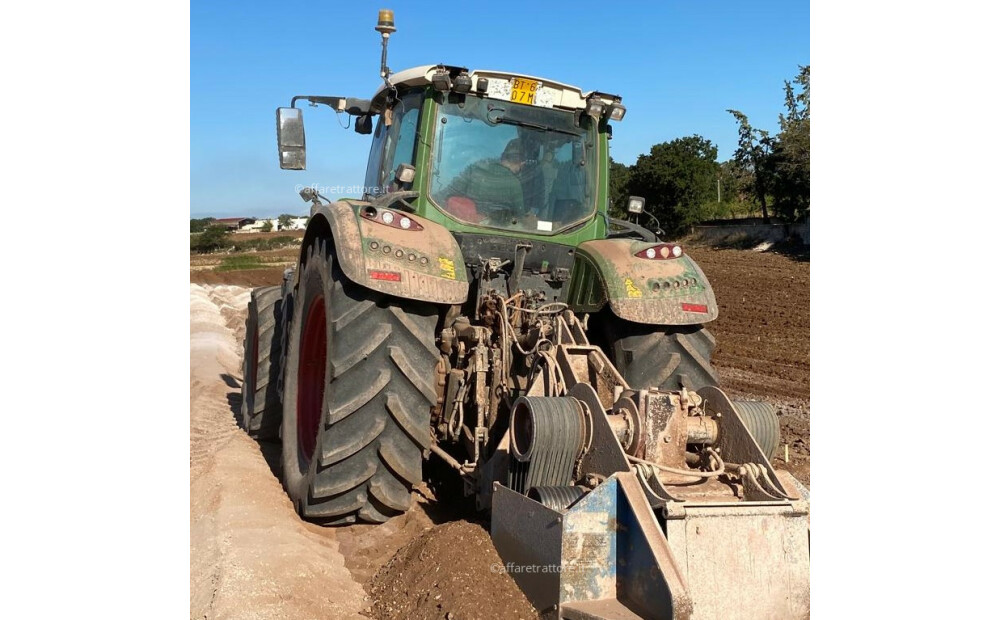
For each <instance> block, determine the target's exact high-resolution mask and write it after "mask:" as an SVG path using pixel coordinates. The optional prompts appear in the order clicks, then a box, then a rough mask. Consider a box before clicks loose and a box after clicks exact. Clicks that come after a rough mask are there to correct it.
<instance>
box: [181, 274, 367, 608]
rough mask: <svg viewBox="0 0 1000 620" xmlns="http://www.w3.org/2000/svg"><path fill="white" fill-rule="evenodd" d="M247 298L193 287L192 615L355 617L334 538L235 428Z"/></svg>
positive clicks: (356, 598)
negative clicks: (303, 513)
mask: <svg viewBox="0 0 1000 620" xmlns="http://www.w3.org/2000/svg"><path fill="white" fill-rule="evenodd" d="M249 297H250V291H249V290H248V289H246V288H242V287H238V286H218V287H203V286H199V285H194V284H193V285H191V426H190V429H191V431H190V437H191V439H190V441H191V461H190V463H191V524H190V527H191V581H190V585H191V617H192V618H358V617H360V616H358V611H359V610H361V609H363V608H364V607H365V601H364V591H363V589H362V588H361V586H359V585H358V584H357V583H355V582H354V580H353V579H352V578H351V575H350V573H349V572H348V570H347V569H346V567H345V566H344V557H343V555H342V553H341V552H340V550H339V548H338V541H337V537H336V533H335V532H331V531H328V530H324V529H323V528H320V527H317V526H313V525H310V524H307V523H304V522H303V521H302V520H301V519H299V518H298V516H297V515H296V514H295V510H294V509H293V508H292V505H291V502H290V501H289V500H288V497H287V496H286V495H285V493H284V491H283V490H282V488H281V485H280V484H279V483H278V481H277V479H275V477H274V476H273V475H272V473H271V469H270V467H269V466H268V463H267V461H266V459H265V457H264V454H263V453H262V446H261V445H259V444H257V443H255V442H254V441H253V440H252V439H250V437H248V436H247V434H246V433H244V432H243V431H241V430H240V429H239V428H237V426H236V420H235V417H234V414H235V412H237V411H238V410H239V405H240V387H239V385H240V384H239V381H240V368H241V364H240V356H241V347H240V340H241V339H242V336H241V334H242V330H243V319H244V317H245V314H246V305H247V301H248V300H249Z"/></svg>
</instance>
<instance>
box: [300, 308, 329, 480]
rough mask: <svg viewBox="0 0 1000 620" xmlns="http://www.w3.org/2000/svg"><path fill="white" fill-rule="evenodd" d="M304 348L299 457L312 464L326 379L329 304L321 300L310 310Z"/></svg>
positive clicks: (301, 362)
mask: <svg viewBox="0 0 1000 620" xmlns="http://www.w3.org/2000/svg"><path fill="white" fill-rule="evenodd" d="M301 346H302V351H301V353H300V355H299V386H298V388H299V389H298V392H299V394H298V406H297V410H296V414H297V421H298V427H299V428H298V435H299V454H300V455H301V457H302V459H303V460H305V461H309V460H310V459H312V455H313V452H314V451H315V450H316V436H317V435H318V434H319V421H320V416H321V414H322V412H323V383H324V380H325V379H326V303H325V302H324V301H323V298H322V297H317V298H316V299H315V300H313V302H312V305H310V306H309V312H308V313H307V314H306V328H305V332H304V333H303V335H302V344H301Z"/></svg>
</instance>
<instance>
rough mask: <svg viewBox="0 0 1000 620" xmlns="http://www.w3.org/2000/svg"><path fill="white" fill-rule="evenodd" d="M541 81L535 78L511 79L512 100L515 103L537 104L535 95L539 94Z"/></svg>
mask: <svg viewBox="0 0 1000 620" xmlns="http://www.w3.org/2000/svg"><path fill="white" fill-rule="evenodd" d="M540 85H541V82H536V81H535V80H522V79H520V78H513V79H511V81H510V100H511V101H513V102H514V103H526V104H528V105H535V95H537V94H538V87H539V86H540Z"/></svg>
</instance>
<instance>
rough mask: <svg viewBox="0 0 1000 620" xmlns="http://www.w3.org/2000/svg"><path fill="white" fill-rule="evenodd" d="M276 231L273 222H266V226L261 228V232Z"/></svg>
mask: <svg viewBox="0 0 1000 620" xmlns="http://www.w3.org/2000/svg"><path fill="white" fill-rule="evenodd" d="M273 229H274V224H272V223H271V220H264V225H263V226H261V227H260V232H271V231H272V230H273Z"/></svg>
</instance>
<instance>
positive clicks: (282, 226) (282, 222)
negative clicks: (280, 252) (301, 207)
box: [278, 213, 295, 230]
mask: <svg viewBox="0 0 1000 620" xmlns="http://www.w3.org/2000/svg"><path fill="white" fill-rule="evenodd" d="M294 217H295V216H294V215H289V214H287V213H282V214H281V215H279V216H278V230H288V229H289V228H290V227H291V225H292V218H294Z"/></svg>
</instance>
